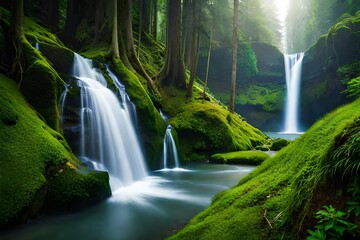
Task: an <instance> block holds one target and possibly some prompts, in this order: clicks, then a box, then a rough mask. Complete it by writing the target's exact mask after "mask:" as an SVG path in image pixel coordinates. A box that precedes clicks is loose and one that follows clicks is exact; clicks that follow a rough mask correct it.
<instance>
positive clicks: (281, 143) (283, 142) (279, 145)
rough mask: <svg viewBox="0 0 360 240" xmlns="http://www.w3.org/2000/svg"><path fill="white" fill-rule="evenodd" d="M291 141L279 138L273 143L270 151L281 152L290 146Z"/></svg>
mask: <svg viewBox="0 0 360 240" xmlns="http://www.w3.org/2000/svg"><path fill="white" fill-rule="evenodd" d="M289 143H290V142H289V141H288V140H286V139H284V138H277V139H274V140H273V141H272V143H271V146H270V150H272V151H279V150H281V149H282V148H284V147H286V146H287V145H289Z"/></svg>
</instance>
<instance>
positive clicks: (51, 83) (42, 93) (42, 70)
mask: <svg viewBox="0 0 360 240" xmlns="http://www.w3.org/2000/svg"><path fill="white" fill-rule="evenodd" d="M23 49H24V53H25V58H26V59H25V61H26V71H25V73H24V78H23V80H22V82H21V83H20V84H21V85H20V87H21V91H22V93H23V94H24V96H25V97H26V99H27V100H28V101H29V103H30V104H31V105H32V106H33V107H34V108H35V109H36V110H37V111H38V112H39V113H40V114H41V115H42V116H43V117H44V119H45V120H46V123H47V124H48V125H49V126H51V127H52V128H54V129H55V130H59V116H60V113H59V108H58V103H59V99H60V93H61V91H62V86H63V84H64V82H63V81H62V80H61V78H60V77H59V75H58V74H57V72H56V71H55V70H54V69H53V68H52V67H51V66H50V64H49V63H48V62H47V61H46V59H44V58H43V57H42V56H41V55H40V54H39V53H38V52H37V51H36V50H35V49H34V48H33V47H32V46H31V45H30V44H29V43H28V42H27V41H26V39H24V41H23Z"/></svg>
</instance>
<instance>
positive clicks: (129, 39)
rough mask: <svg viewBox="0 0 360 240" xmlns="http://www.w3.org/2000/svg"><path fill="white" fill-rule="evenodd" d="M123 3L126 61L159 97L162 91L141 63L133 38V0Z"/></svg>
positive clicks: (121, 7) (122, 15)
mask: <svg viewBox="0 0 360 240" xmlns="http://www.w3.org/2000/svg"><path fill="white" fill-rule="evenodd" d="M121 3H122V5H121V6H120V9H121V12H120V14H121V19H122V21H121V23H122V24H120V26H122V31H121V34H122V44H123V45H124V49H125V52H126V58H127V60H126V59H125V62H124V63H125V64H126V61H128V62H129V63H130V64H131V66H132V68H133V69H134V70H135V71H137V72H138V73H139V74H140V75H141V76H142V77H143V78H145V80H146V81H147V83H148V87H149V89H150V90H151V91H153V92H154V94H156V95H157V96H158V97H160V93H159V91H158V89H157V87H156V85H155V83H154V81H153V80H152V79H151V78H150V77H149V75H148V74H147V73H146V71H145V70H144V68H143V66H142V65H141V63H140V61H139V59H138V58H137V57H136V52H135V46H134V38H133V31H132V15H131V10H132V0H121Z"/></svg>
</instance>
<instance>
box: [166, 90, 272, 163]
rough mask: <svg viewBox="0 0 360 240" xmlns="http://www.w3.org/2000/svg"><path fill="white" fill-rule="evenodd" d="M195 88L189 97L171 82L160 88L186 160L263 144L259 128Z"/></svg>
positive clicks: (263, 139)
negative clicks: (203, 98)
mask: <svg viewBox="0 0 360 240" xmlns="http://www.w3.org/2000/svg"><path fill="white" fill-rule="evenodd" d="M194 89H195V92H194V94H193V95H194V96H193V97H192V98H188V97H186V93H185V92H184V91H183V90H180V89H177V88H175V87H172V86H167V87H163V89H162V96H163V110H164V111H165V112H166V113H167V114H168V115H169V116H170V117H171V118H170V119H169V124H171V125H172V126H173V127H174V128H175V129H176V131H177V133H178V137H179V148H180V151H181V152H183V153H184V154H185V156H186V158H187V159H186V160H191V161H194V160H204V159H206V158H208V157H209V156H210V155H211V154H214V153H218V152H231V151H240V150H251V149H253V148H254V147H255V146H257V145H262V144H263V142H264V141H265V135H264V134H263V133H262V132H261V131H260V130H258V129H256V128H254V127H252V126H251V125H250V124H248V123H247V122H246V121H245V120H244V119H242V118H241V116H239V115H237V114H231V113H229V111H228V110H227V109H226V108H225V107H224V106H222V105H219V103H217V102H215V101H214V99H212V101H203V100H202V99H201V97H200V96H201V95H200V94H201V93H200V91H201V90H200V88H199V86H198V85H196V86H195V88H194ZM194 154H195V155H194ZM194 157H199V158H200V159H194Z"/></svg>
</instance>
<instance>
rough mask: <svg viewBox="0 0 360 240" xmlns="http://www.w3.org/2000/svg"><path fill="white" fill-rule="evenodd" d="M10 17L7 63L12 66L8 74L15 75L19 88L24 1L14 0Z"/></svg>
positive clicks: (21, 72)
mask: <svg viewBox="0 0 360 240" xmlns="http://www.w3.org/2000/svg"><path fill="white" fill-rule="evenodd" d="M12 4H13V5H12V7H13V10H12V16H11V22H10V28H9V41H8V44H9V49H11V50H10V51H9V54H10V55H9V62H11V64H12V66H11V69H10V72H9V74H10V75H15V78H17V79H18V80H19V86H20V84H21V81H22V75H23V72H24V69H23V63H22V47H21V46H22V44H21V38H22V37H23V21H24V0H14V1H13V3H12Z"/></svg>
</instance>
